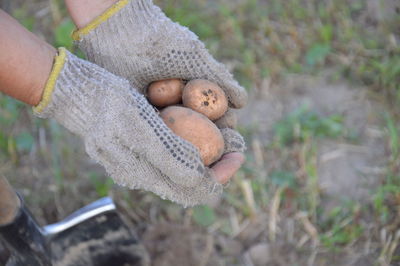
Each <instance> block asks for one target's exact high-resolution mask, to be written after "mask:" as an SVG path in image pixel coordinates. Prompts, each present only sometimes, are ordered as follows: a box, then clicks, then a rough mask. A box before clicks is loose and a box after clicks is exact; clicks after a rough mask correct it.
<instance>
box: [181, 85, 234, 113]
mask: <svg viewBox="0 0 400 266" xmlns="http://www.w3.org/2000/svg"><path fill="white" fill-rule="evenodd" d="M182 101H183V105H184V106H186V107H189V108H190V109H193V110H195V111H196V112H199V113H202V114H203V115H205V116H207V117H208V118H209V119H210V120H213V121H214V120H216V119H218V118H220V117H221V116H223V114H224V113H225V112H226V110H227V109H228V100H227V98H226V96H225V93H224V91H223V90H222V89H221V88H220V87H219V86H218V85H217V84H215V83H212V82H210V81H208V80H204V79H194V80H191V81H189V82H188V84H186V86H185V88H184V89H183V94H182Z"/></svg>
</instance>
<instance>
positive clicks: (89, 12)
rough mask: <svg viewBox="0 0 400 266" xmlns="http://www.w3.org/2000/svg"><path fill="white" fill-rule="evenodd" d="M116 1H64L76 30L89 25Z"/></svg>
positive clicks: (116, 0)
mask: <svg viewBox="0 0 400 266" xmlns="http://www.w3.org/2000/svg"><path fill="white" fill-rule="evenodd" d="M116 2H118V0H65V4H66V6H67V9H68V12H69V14H70V16H71V18H72V20H73V21H74V23H75V25H76V26H77V27H78V28H82V27H84V26H86V25H87V24H89V23H90V22H91V21H92V20H94V19H95V18H96V17H98V16H100V15H101V14H102V13H103V12H104V11H106V10H107V9H108V8H109V7H111V6H112V5H113V4H115V3H116Z"/></svg>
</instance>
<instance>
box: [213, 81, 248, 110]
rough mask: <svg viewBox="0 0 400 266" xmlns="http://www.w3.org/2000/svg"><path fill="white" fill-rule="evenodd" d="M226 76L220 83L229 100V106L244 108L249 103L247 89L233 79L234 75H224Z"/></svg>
mask: <svg viewBox="0 0 400 266" xmlns="http://www.w3.org/2000/svg"><path fill="white" fill-rule="evenodd" d="M224 76H225V78H224V79H222V82H221V83H220V84H219V85H220V86H221V87H222V89H223V90H224V92H225V94H226V97H227V98H228V101H229V106H230V107H232V108H242V107H243V106H245V105H246V103H247V99H248V96H247V91H246V89H245V88H243V87H242V86H240V85H239V83H238V82H237V81H236V80H234V79H233V77H232V75H230V74H229V75H228V77H227V76H226V75H224Z"/></svg>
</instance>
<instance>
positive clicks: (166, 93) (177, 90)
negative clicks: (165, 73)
mask: <svg viewBox="0 0 400 266" xmlns="http://www.w3.org/2000/svg"><path fill="white" fill-rule="evenodd" d="M184 86H185V84H184V83H183V81H182V80H181V79H164V80H159V81H155V82H152V83H151V84H150V86H149V88H148V89H147V96H148V98H149V101H150V103H151V104H153V105H155V106H158V107H165V106H169V105H173V104H176V103H179V102H181V100H182V91H183V87H184Z"/></svg>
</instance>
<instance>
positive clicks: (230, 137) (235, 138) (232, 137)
mask: <svg viewBox="0 0 400 266" xmlns="http://www.w3.org/2000/svg"><path fill="white" fill-rule="evenodd" d="M221 134H222V137H223V138H224V142H225V148H224V154H225V153H229V152H235V151H236V152H244V151H245V150H246V143H245V142H244V139H243V137H242V136H241V135H240V134H239V132H237V131H235V130H233V129H230V128H223V129H221Z"/></svg>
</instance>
